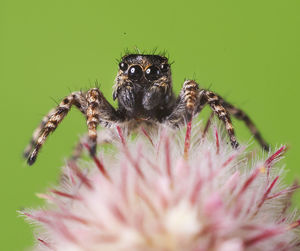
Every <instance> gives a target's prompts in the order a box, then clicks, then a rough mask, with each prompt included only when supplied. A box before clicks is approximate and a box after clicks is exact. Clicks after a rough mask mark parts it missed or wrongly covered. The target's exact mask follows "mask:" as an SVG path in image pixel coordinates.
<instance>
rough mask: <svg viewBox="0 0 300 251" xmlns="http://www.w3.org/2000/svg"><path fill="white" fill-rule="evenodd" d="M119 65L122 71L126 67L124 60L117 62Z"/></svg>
mask: <svg viewBox="0 0 300 251" xmlns="http://www.w3.org/2000/svg"><path fill="white" fill-rule="evenodd" d="M119 67H120V69H121V70H122V71H126V70H127V68H128V65H127V64H126V63H124V62H121V63H119Z"/></svg>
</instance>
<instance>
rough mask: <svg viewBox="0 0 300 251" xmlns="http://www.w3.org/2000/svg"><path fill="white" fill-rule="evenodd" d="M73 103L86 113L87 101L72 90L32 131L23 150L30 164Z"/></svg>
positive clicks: (80, 94)
mask: <svg viewBox="0 0 300 251" xmlns="http://www.w3.org/2000/svg"><path fill="white" fill-rule="evenodd" d="M73 105H75V106H76V107H77V108H78V109H79V110H80V111H81V112H82V113H83V114H85V113H86V108H87V102H86V99H85V97H84V96H83V94H82V93H81V92H73V93H71V94H70V95H69V96H67V97H65V98H64V99H63V100H62V101H61V103H60V104H59V105H58V106H57V107H56V108H55V109H52V110H51V111H50V112H49V113H48V115H47V116H45V117H44V118H43V120H42V122H41V124H40V125H39V127H38V128H37V129H36V130H35V131H34V133H33V136H32V139H31V141H30V143H29V145H28V146H27V147H26V149H25V151H24V157H25V158H28V159H27V163H28V164H29V165H32V164H33V163H34V162H35V160H36V157H37V155H38V153H39V150H40V149H41V147H42V145H43V144H44V142H45V140H46V139H47V137H48V136H49V134H50V133H51V132H53V131H54V130H55V129H56V128H57V126H58V124H59V123H60V122H61V121H62V120H63V118H64V117H65V116H66V115H67V114H68V112H69V110H70V109H71V107H72V106H73Z"/></svg>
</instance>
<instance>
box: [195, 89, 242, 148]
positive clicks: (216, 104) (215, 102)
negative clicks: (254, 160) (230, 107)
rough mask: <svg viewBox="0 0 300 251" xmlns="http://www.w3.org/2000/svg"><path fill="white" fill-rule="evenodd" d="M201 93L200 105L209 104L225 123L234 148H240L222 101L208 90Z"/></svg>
mask: <svg viewBox="0 0 300 251" xmlns="http://www.w3.org/2000/svg"><path fill="white" fill-rule="evenodd" d="M200 93H201V94H202V95H201V98H200V99H202V100H200V103H203V102H204V103H207V104H208V105H209V106H210V107H211V109H212V110H213V112H214V113H215V114H216V115H217V116H218V118H219V119H220V120H222V121H223V123H224V124H225V127H226V130H227V133H228V135H229V138H230V142H231V145H232V147H233V148H237V147H238V145H239V144H238V142H237V141H236V138H235V135H234V129H233V126H232V122H231V119H230V116H229V112H228V111H227V110H226V108H225V107H224V106H223V104H222V99H221V98H220V97H219V96H217V95H216V94H215V93H213V92H211V91H207V90H201V91H200Z"/></svg>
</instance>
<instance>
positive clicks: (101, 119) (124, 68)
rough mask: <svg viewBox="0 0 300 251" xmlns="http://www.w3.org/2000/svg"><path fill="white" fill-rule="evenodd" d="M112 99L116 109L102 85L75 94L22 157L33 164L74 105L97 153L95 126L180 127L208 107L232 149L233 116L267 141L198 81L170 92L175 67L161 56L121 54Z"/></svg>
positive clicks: (54, 113) (47, 121)
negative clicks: (80, 113)
mask: <svg viewBox="0 0 300 251" xmlns="http://www.w3.org/2000/svg"><path fill="white" fill-rule="evenodd" d="M113 99H114V100H115V99H117V100H118V108H117V109H115V108H114V107H113V106H112V105H111V104H110V103H109V102H108V101H107V100H106V99H105V97H104V96H103V94H102V92H101V91H100V90H99V89H98V88H93V89H90V90H89V91H87V92H73V93H71V94H70V95H69V96H67V97H65V98H64V99H63V100H62V102H61V103H60V104H59V105H58V106H57V107H56V108H55V109H54V110H51V111H50V112H49V114H48V115H47V116H45V117H44V118H43V120H42V122H41V124H40V126H39V127H38V128H37V129H36V130H35V131H34V133H33V137H32V140H31V143H30V144H29V145H28V146H27V148H26V150H25V152H24V156H25V157H26V158H28V164H29V165H31V164H33V163H34V162H35V160H36V157H37V154H38V152H39V150H40V148H41V147H42V145H43V144H44V142H45V140H46V138H47V137H48V135H49V134H50V133H51V132H53V131H54V130H55V129H56V128H57V126H58V124H59V123H60V122H61V121H62V120H63V118H64V117H65V116H66V115H67V113H68V112H69V110H70V109H71V107H72V106H73V105H75V106H76V107H77V108H78V109H79V110H80V111H81V112H82V113H83V114H84V116H85V117H86V120H87V126H88V144H89V149H90V153H91V154H92V155H94V154H95V153H96V145H97V130H96V129H97V126H98V125H99V124H101V125H103V126H105V127H113V126H114V125H121V126H122V127H123V128H126V129H127V132H128V133H130V131H132V130H133V129H136V128H137V127H139V126H140V125H142V124H147V125H150V126H155V125H156V124H166V125H167V126H170V127H173V128H177V127H179V126H182V125H184V124H186V123H187V122H188V121H190V120H191V119H192V117H193V116H195V115H197V114H198V113H199V112H200V111H201V110H202V109H203V107H204V106H205V105H209V106H210V108H211V109H212V111H213V112H214V114H216V115H217V117H218V118H219V119H220V120H221V121H223V123H224V125H225V127H226V130H227V133H228V135H229V140H230V142H231V145H232V147H234V148H236V147H237V146H238V143H237V141H236V138H235V135H234V130H233V126H232V123H231V118H230V117H231V115H233V116H234V117H236V118H237V119H240V120H243V121H244V122H245V123H246V125H247V126H248V128H249V129H250V131H251V133H252V134H253V135H254V137H255V138H256V139H257V140H258V142H259V143H260V145H261V146H262V147H263V148H264V149H268V145H267V143H266V142H265V141H264V140H263V138H262V137H261V135H260V133H259V132H258V130H257V129H256V127H255V126H254V124H253V122H252V121H251V120H250V118H249V117H248V116H247V115H246V114H245V113H244V112H243V111H242V110H240V109H238V108H236V107H234V106H233V105H231V104H229V103H227V102H226V101H224V99H222V98H221V97H220V96H219V95H217V94H215V93H213V92H211V91H209V90H206V89H202V88H200V87H199V86H198V84H197V83H196V82H195V81H194V80H186V81H185V82H184V84H183V87H182V89H181V91H180V93H179V95H178V97H177V98H176V96H175V95H174V93H173V90H172V78H171V68H170V65H169V63H168V59H167V58H166V57H164V56H160V55H144V54H129V55H125V56H124V57H122V59H121V61H120V63H119V71H118V74H117V77H116V80H115V86H114V92H113Z"/></svg>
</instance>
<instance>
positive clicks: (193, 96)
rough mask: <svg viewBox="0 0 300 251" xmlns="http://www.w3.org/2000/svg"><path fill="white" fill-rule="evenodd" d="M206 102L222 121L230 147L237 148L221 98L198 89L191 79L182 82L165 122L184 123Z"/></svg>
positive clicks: (171, 123) (175, 124)
mask: <svg viewBox="0 0 300 251" xmlns="http://www.w3.org/2000/svg"><path fill="white" fill-rule="evenodd" d="M206 104H208V105H209V106H210V107H211V109H212V110H213V112H214V113H215V114H216V115H217V116H218V118H219V119H220V120H222V121H223V123H224V124H225V127H226V130H227V133H228V135H229V138H230V142H231V145H232V147H233V148H237V147H238V142H237V140H236V138H235V134H234V129H233V126H232V123H231V119H230V116H229V112H228V111H227V110H226V109H225V107H224V106H223V105H222V103H221V99H220V98H219V97H218V96H217V95H216V94H214V93H213V92H210V91H207V90H204V89H199V87H198V84H197V83H196V82H195V81H193V80H187V81H185V82H184V84H183V88H182V89H181V92H180V94H179V97H178V99H177V102H176V106H175V107H174V109H173V112H172V113H171V114H170V115H169V116H168V117H167V118H166V122H167V123H169V124H170V125H171V126H179V125H181V124H183V123H186V122H188V121H190V120H191V119H192V117H193V116H194V115H196V114H197V113H199V112H200V111H201V110H202V109H203V107H204V106H205V105H206Z"/></svg>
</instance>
